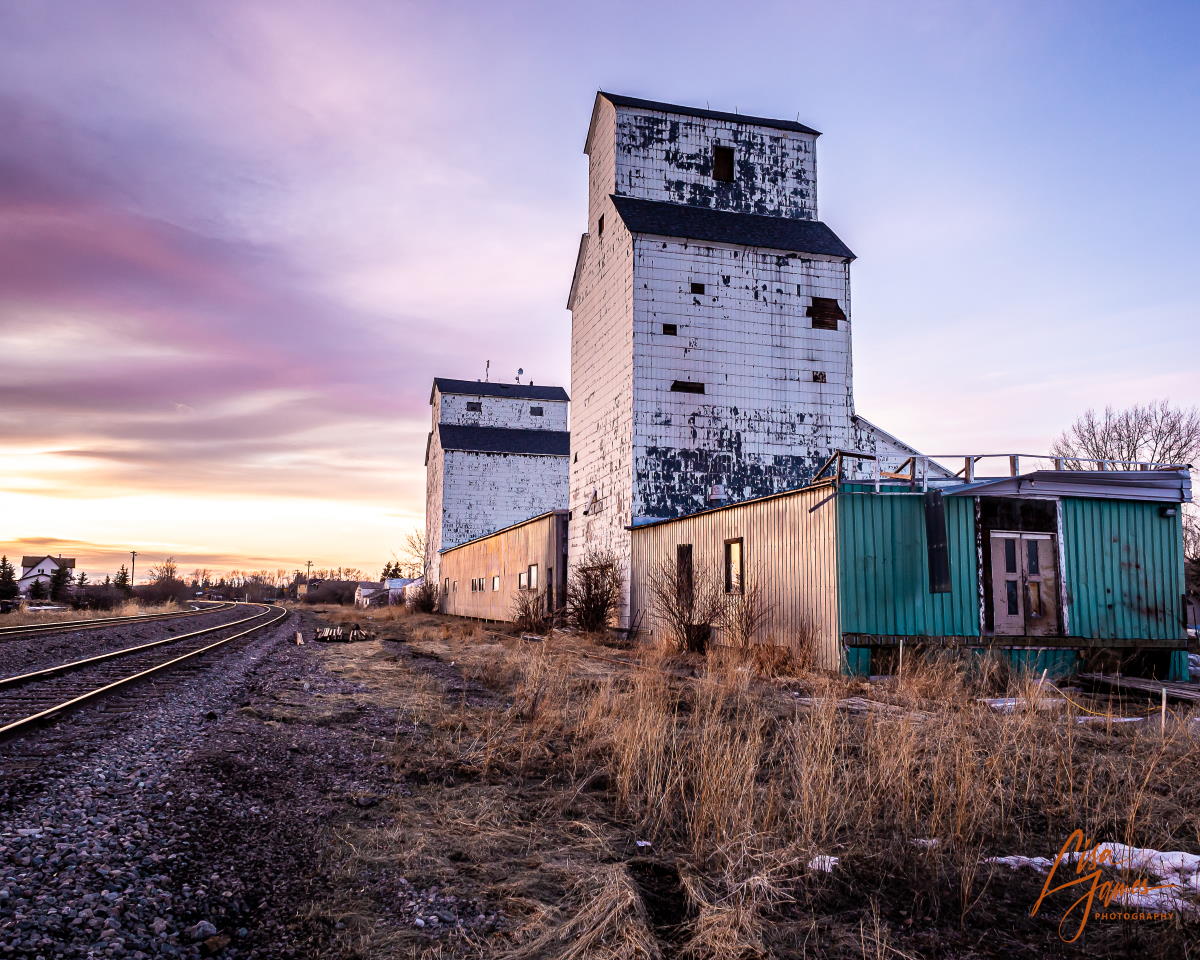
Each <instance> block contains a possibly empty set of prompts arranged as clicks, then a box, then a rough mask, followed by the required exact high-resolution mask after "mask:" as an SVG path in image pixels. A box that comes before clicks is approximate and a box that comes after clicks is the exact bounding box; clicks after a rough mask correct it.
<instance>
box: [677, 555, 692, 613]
mask: <svg viewBox="0 0 1200 960" xmlns="http://www.w3.org/2000/svg"><path fill="white" fill-rule="evenodd" d="M694 584H695V576H694V574H693V572H692V545H691V544H690V543H681V544H678V545H677V546H676V547H675V589H676V591H677V594H678V597H679V602H680V603H681V604H682V605H683V606H684V608H685V609H686V608H690V607H691V605H692V592H693V590H694Z"/></svg>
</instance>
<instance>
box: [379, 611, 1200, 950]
mask: <svg viewBox="0 0 1200 960" xmlns="http://www.w3.org/2000/svg"><path fill="white" fill-rule="evenodd" d="M409 636H410V646H411V647H412V648H413V649H414V651H417V652H419V655H420V656H422V657H437V658H438V659H440V660H441V661H443V662H444V663H446V664H449V663H451V662H453V663H454V664H455V669H456V670H458V671H461V675H462V676H463V677H465V678H466V680H467V681H468V682H470V681H475V682H477V683H478V684H479V687H480V688H483V689H486V690H488V691H493V692H494V695H493V698H492V699H493V702H490V703H480V702H475V703H470V702H468V701H467V698H466V697H464V696H463V695H461V694H459V695H456V696H443V697H439V696H437V695H436V691H435V690H434V691H431V690H430V689H429V688H428V687H425V686H421V688H420V695H419V696H417V695H414V697H413V698H412V701H411V708H406V711H405V714H404V716H405V719H404V723H403V724H402V725H408V726H409V727H412V726H414V725H415V726H419V727H420V728H421V729H423V730H425V731H426V732H427V738H425V739H422V738H413V737H410V736H407V735H406V736H404V737H403V738H402V740H401V742H400V743H399V745H398V752H397V764H398V768H399V771H400V773H401V774H402V775H403V776H404V777H405V778H406V779H409V780H410V781H411V782H414V783H417V784H419V785H420V786H419V788H418V792H417V794H416V795H415V796H414V798H413V802H412V804H411V805H409V806H407V807H406V808H405V809H402V810H400V811H398V812H397V819H396V830H395V832H394V834H393V835H391V836H389V837H387V838H383V839H381V840H379V842H378V843H377V844H376V848H375V849H376V855H378V856H381V857H387V858H390V859H392V860H394V861H399V862H400V863H401V864H402V866H403V868H404V869H405V870H406V871H408V872H409V873H408V874H407V875H410V876H417V877H420V878H421V879H422V882H427V883H446V884H450V885H452V886H456V887H458V886H464V885H465V886H466V887H468V888H469V889H471V890H473V891H474V895H476V896H480V897H482V898H483V899H486V900H487V901H488V902H489V903H491V904H493V905H495V906H497V907H498V908H499V909H500V910H501V911H502V912H503V913H504V915H505V916H507V917H509V918H510V925H509V927H508V928H507V930H506V931H505V932H504V933H503V934H502V935H499V936H500V939H499V940H498V941H496V940H493V941H489V942H488V943H487V944H486V945H485V944H479V943H474V942H472V943H469V944H468V943H466V942H463V943H458V944H451V943H449V942H445V943H442V944H441V945H440V947H439V948H438V950H437V955H438V956H446V957H450V956H454V957H466V956H498V955H504V956H510V957H512V958H514V960H516V958H520V960H534V958H537V960H554V958H558V960H568V958H569V960H583V958H588V960H617V958H623V957H644V958H657V957H659V956H662V957H667V958H669V957H681V958H684V957H686V958H695V960H702V958H707V960H718V958H720V960H726V958H730V960H750V958H767V957H780V958H782V957H792V956H809V955H811V956H830V957H885V956H886V957H906V956H913V957H918V956H919V957H935V956H936V957H962V956H998V955H1000V954H1001V953H1003V954H1004V955H1006V956H1010V955H1014V954H1013V951H1015V955H1024V956H1029V957H1034V956H1045V955H1051V954H1053V955H1078V956H1085V955H1092V956H1095V955H1123V954H1124V953H1125V952H1129V951H1131V950H1133V949H1134V948H1135V947H1136V949H1137V951H1138V952H1139V953H1140V955H1142V956H1155V955H1168V954H1171V953H1172V952H1173V951H1174V955H1179V956H1187V955H1189V950H1191V949H1192V948H1191V947H1190V946H1188V945H1189V944H1191V943H1192V942H1193V940H1192V939H1189V937H1192V935H1193V934H1194V931H1190V930H1189V929H1188V927H1187V926H1186V925H1181V924H1180V923H1177V922H1175V921H1168V922H1165V923H1159V924H1157V925H1155V926H1154V927H1153V928H1150V927H1144V928H1142V929H1141V930H1130V929H1128V928H1126V927H1122V926H1121V925H1119V924H1116V925H1113V924H1109V925H1107V926H1106V925H1102V924H1094V925H1093V926H1091V927H1089V929H1088V931H1087V934H1086V935H1085V937H1084V939H1083V941H1082V943H1081V944H1080V945H1078V947H1079V950H1078V951H1076V948H1074V947H1067V946H1066V945H1065V944H1063V943H1061V941H1060V940H1059V938H1058V934H1057V931H1056V929H1055V928H1056V924H1057V919H1058V917H1057V915H1056V914H1055V913H1054V912H1053V911H1050V913H1049V914H1048V915H1046V912H1045V911H1043V915H1040V916H1039V917H1038V918H1036V919H1030V918H1029V916H1028V911H1029V908H1030V907H1031V905H1032V903H1033V900H1034V899H1035V898H1036V895H1037V892H1038V890H1039V889H1040V885H1041V877H1040V876H1038V875H1037V874H1034V873H1032V872H1029V871H1026V872H1022V873H1010V872H1009V871H1008V870H1007V868H1003V867H991V866H986V865H982V864H981V859H982V858H983V857H985V856H991V855H1007V854H1026V855H1030V856H1047V857H1052V856H1053V855H1054V853H1055V852H1056V851H1057V850H1058V848H1059V847H1060V846H1061V844H1062V843H1063V841H1064V840H1065V838H1066V836H1067V834H1068V833H1070V831H1072V830H1074V829H1076V828H1079V829H1082V830H1084V831H1085V832H1086V833H1087V834H1088V836H1092V837H1096V838H1097V839H1106V840H1118V841H1122V842H1125V843H1132V844H1136V845H1139V846H1151V847H1156V848H1158V849H1163V850H1166V849H1176V850H1178V849H1183V850H1192V851H1194V850H1197V849H1200V738H1198V737H1197V736H1196V735H1195V731H1194V730H1193V729H1189V726H1188V719H1189V718H1186V717H1177V718H1175V719H1173V720H1172V722H1171V723H1169V724H1168V726H1167V730H1166V734H1165V736H1163V735H1160V733H1159V729H1158V725H1157V724H1156V723H1155V724H1130V725H1125V726H1114V727H1112V728H1110V729H1105V728H1104V727H1103V725H1101V726H1100V727H1098V728H1097V727H1085V726H1082V725H1079V724H1076V723H1075V722H1074V708H1073V707H1067V708H1066V710H1064V711H1062V712H1058V713H1050V714H1047V713H1046V712H1044V711H1041V710H1038V709H1037V704H1038V702H1039V701H1040V700H1041V699H1042V698H1043V697H1044V695H1045V692H1046V691H1045V690H1043V689H1041V688H1040V687H1039V684H1038V683H1037V680H1036V678H1030V677H1028V676H1025V675H1012V674H1007V673H1005V672H1004V671H1002V670H998V669H996V668H995V666H994V665H991V664H989V663H987V662H984V663H982V664H981V663H974V664H973V663H972V662H970V661H966V660H964V659H962V658H956V659H949V658H938V657H928V658H922V657H919V656H916V655H915V654H914V655H913V656H912V657H911V658H910V657H909V656H908V654H907V653H906V661H905V670H904V674H903V675H902V676H900V677H895V678H891V679H889V680H888V681H886V682H884V683H882V684H878V685H874V686H872V685H869V684H867V683H866V682H865V681H862V680H857V679H853V678H848V677H839V676H833V675H820V674H814V673H811V672H807V671H806V670H805V669H804V667H803V665H802V664H800V663H798V662H796V661H795V660H792V659H788V658H787V657H781V658H769V657H765V656H763V657H762V658H761V659H762V662H759V659H758V658H757V657H756V656H751V655H750V654H749V652H746V651H731V650H729V649H728V648H718V649H717V650H713V651H710V653H709V655H708V656H707V657H698V656H683V655H679V654H678V653H674V652H672V651H669V650H666V649H662V648H658V649H644V648H643V649H642V650H639V651H636V652H633V653H630V652H622V653H620V654H614V652H613V651H612V650H611V649H608V648H606V647H603V646H600V645H598V644H594V643H590V642H589V640H588V638H587V637H584V636H579V635H576V636H570V637H563V636H561V635H558V634H555V635H553V636H551V638H550V639H548V640H547V641H546V642H544V643H522V642H520V641H517V640H513V639H511V638H507V637H505V636H503V635H502V634H498V633H496V632H494V631H491V630H486V629H483V628H481V627H479V626H477V625H471V624H467V623H464V622H463V621H457V620H453V619H449V618H444V617H432V616H431V617H423V618H414V620H413V621H412V622H411V624H410V629H409ZM589 651H590V652H592V653H594V654H595V655H597V656H598V657H605V658H609V659H606V660H599V659H590V658H584V657H580V656H578V654H579V653H580V652H584V653H587V652H589ZM614 658H615V660H618V661H630V662H631V663H632V666H629V667H626V666H623V665H622V663H620V662H614ZM419 686H420V685H419ZM793 690H797V691H799V692H802V693H803V694H804V695H805V696H806V697H807V700H806V701H805V703H804V704H803V705H799V704H798V703H797V701H796V700H795V699H794V698H793V697H791V695H790V692H791V691H793ZM998 693H1003V694H1006V695H1009V696H1015V697H1018V698H1020V699H1021V700H1022V701H1023V703H1025V704H1027V705H1028V707H1027V708H1026V709H1017V710H1016V711H1014V712H1013V713H1011V714H1003V713H997V712H996V711H994V710H992V709H990V708H989V707H988V706H987V705H986V704H984V703H982V702H981V701H980V698H981V697H982V696H984V695H994V694H998ZM864 696H866V697H869V698H871V699H872V700H873V701H879V702H883V703H885V704H886V705H887V708H886V710H885V709H880V710H877V711H873V712H865V713H864V712H854V711H852V710H849V709H846V705H847V703H848V702H851V700H850V698H853V697H864ZM857 702H858V703H862V701H861V700H859V701H857ZM634 839H638V840H644V841H649V842H650V843H651V844H652V846H651V847H649V848H641V847H638V846H636V845H634V843H633V840H634ZM918 841H919V842H918ZM817 856H834V857H838V858H840V862H839V864H838V866H837V867H836V868H835V869H834V870H833V872H831V873H826V872H822V871H819V870H814V869H810V867H809V864H810V861H812V860H813V858H814V857H817ZM655 871H657V872H658V873H657V874H656V873H655ZM655 876H658V881H661V882H658V881H655V880H654V877H655ZM648 877H649V880H648ZM663 877H666V879H665V880H663ZM1063 906H1064V907H1065V903H1064V904H1063ZM997 932H1002V934H1003V936H1002V937H1001V941H1000V942H1001V943H1002V944H1003V948H1001V946H997V947H996V948H995V951H994V952H989V949H990V948H989V949H982V944H983V943H984V942H986V941H988V940H989V939H990V938H992V937H993V936H994V935H995V934H997ZM1193 939H1194V938H1193ZM977 948H978V949H977ZM1018 948H1020V949H1018ZM1021 950H1024V951H1025V952H1024V953H1023V954H1022V953H1021Z"/></svg>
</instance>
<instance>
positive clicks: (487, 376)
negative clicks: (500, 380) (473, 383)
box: [483, 360, 492, 383]
mask: <svg viewBox="0 0 1200 960" xmlns="http://www.w3.org/2000/svg"><path fill="white" fill-rule="evenodd" d="M491 373H492V361H491V360H489V361H488V362H487V363H485V364H484V366H483V379H484V382H485V383H488V382H490V381H491V379H492V377H491Z"/></svg>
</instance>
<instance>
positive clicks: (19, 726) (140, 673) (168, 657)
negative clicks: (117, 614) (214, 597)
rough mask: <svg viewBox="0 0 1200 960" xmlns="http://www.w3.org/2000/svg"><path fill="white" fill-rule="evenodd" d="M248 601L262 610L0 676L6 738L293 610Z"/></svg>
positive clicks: (0, 725) (0, 724)
mask: <svg viewBox="0 0 1200 960" xmlns="http://www.w3.org/2000/svg"><path fill="white" fill-rule="evenodd" d="M236 606H242V604H237V605H236ZM245 606H247V607H258V608H260V610H259V612H258V613H255V614H253V615H252V616H249V617H243V618H242V619H240V620H233V621H230V622H229V623H222V624H218V625H217V626H215V627H206V628H205V629H203V630H194V631H192V632H191V633H184V634H180V635H179V636H176V637H168V638H167V639H165V640H154V641H152V642H150V643H140V644H137V645H136V646H132V647H125V648H123V649H121V650H112V651H109V652H108V653H102V654H99V655H97V656H94V657H86V658H84V659H81V660H72V661H69V662H67V663H61V664H58V665H56V666H53V667H47V668H45V669H42V670H34V671H31V672H29V673H23V674H19V675H17V676H12V677H3V678H0V738H2V737H9V736H12V735H13V734H15V733H20V732H23V731H25V730H28V729H31V728H32V727H34V726H36V725H38V724H41V723H45V722H46V721H48V720H50V719H51V718H53V717H54V716H56V715H57V714H61V713H63V712H65V711H67V710H71V709H74V708H75V707H77V706H81V705H82V704H85V703H90V702H93V701H95V700H98V699H100V698H101V697H104V696H106V695H108V694H110V693H112V692H113V691H115V690H119V689H121V688H124V687H126V686H128V685H130V684H132V683H135V682H136V681H138V680H142V679H144V678H146V677H149V676H153V675H155V674H157V673H160V672H162V671H165V670H168V669H170V668H172V667H175V666H177V665H179V664H181V663H185V662H188V661H191V660H194V659H195V658H197V657H200V656H202V655H203V654H206V653H209V652H210V651H213V650H216V649H217V648H219V647H223V646H224V645H225V644H227V643H230V642H231V641H233V640H237V639H238V638H239V637H244V636H247V635H248V634H251V633H255V632H257V631H259V630H262V629H264V628H265V627H269V626H271V625H272V624H275V623H278V622H279V621H280V620H282V619H283V618H284V617H286V616H287V614H288V612H287V610H284V609H283V608H281V607H275V606H271V605H269V604H262V603H252V604H245ZM131 619H136V618H131ZM256 621H257V622H256ZM249 623H252V624H253V625H252V626H249V627H247V628H246V629H244V630H240V631H238V632H236V633H233V634H231V635H230V636H227V637H221V638H220V639H215V640H214V639H213V638H212V636H211V635H212V634H214V633H217V632H218V631H223V630H229V629H231V628H233V627H238V626H241V625H243V624H249Z"/></svg>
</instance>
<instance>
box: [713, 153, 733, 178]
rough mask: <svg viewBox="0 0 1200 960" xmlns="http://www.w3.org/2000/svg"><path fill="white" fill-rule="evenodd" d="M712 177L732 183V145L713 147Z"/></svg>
mask: <svg viewBox="0 0 1200 960" xmlns="http://www.w3.org/2000/svg"><path fill="white" fill-rule="evenodd" d="M713 179H714V180H720V181H721V182H722V183H733V147H713Z"/></svg>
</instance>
